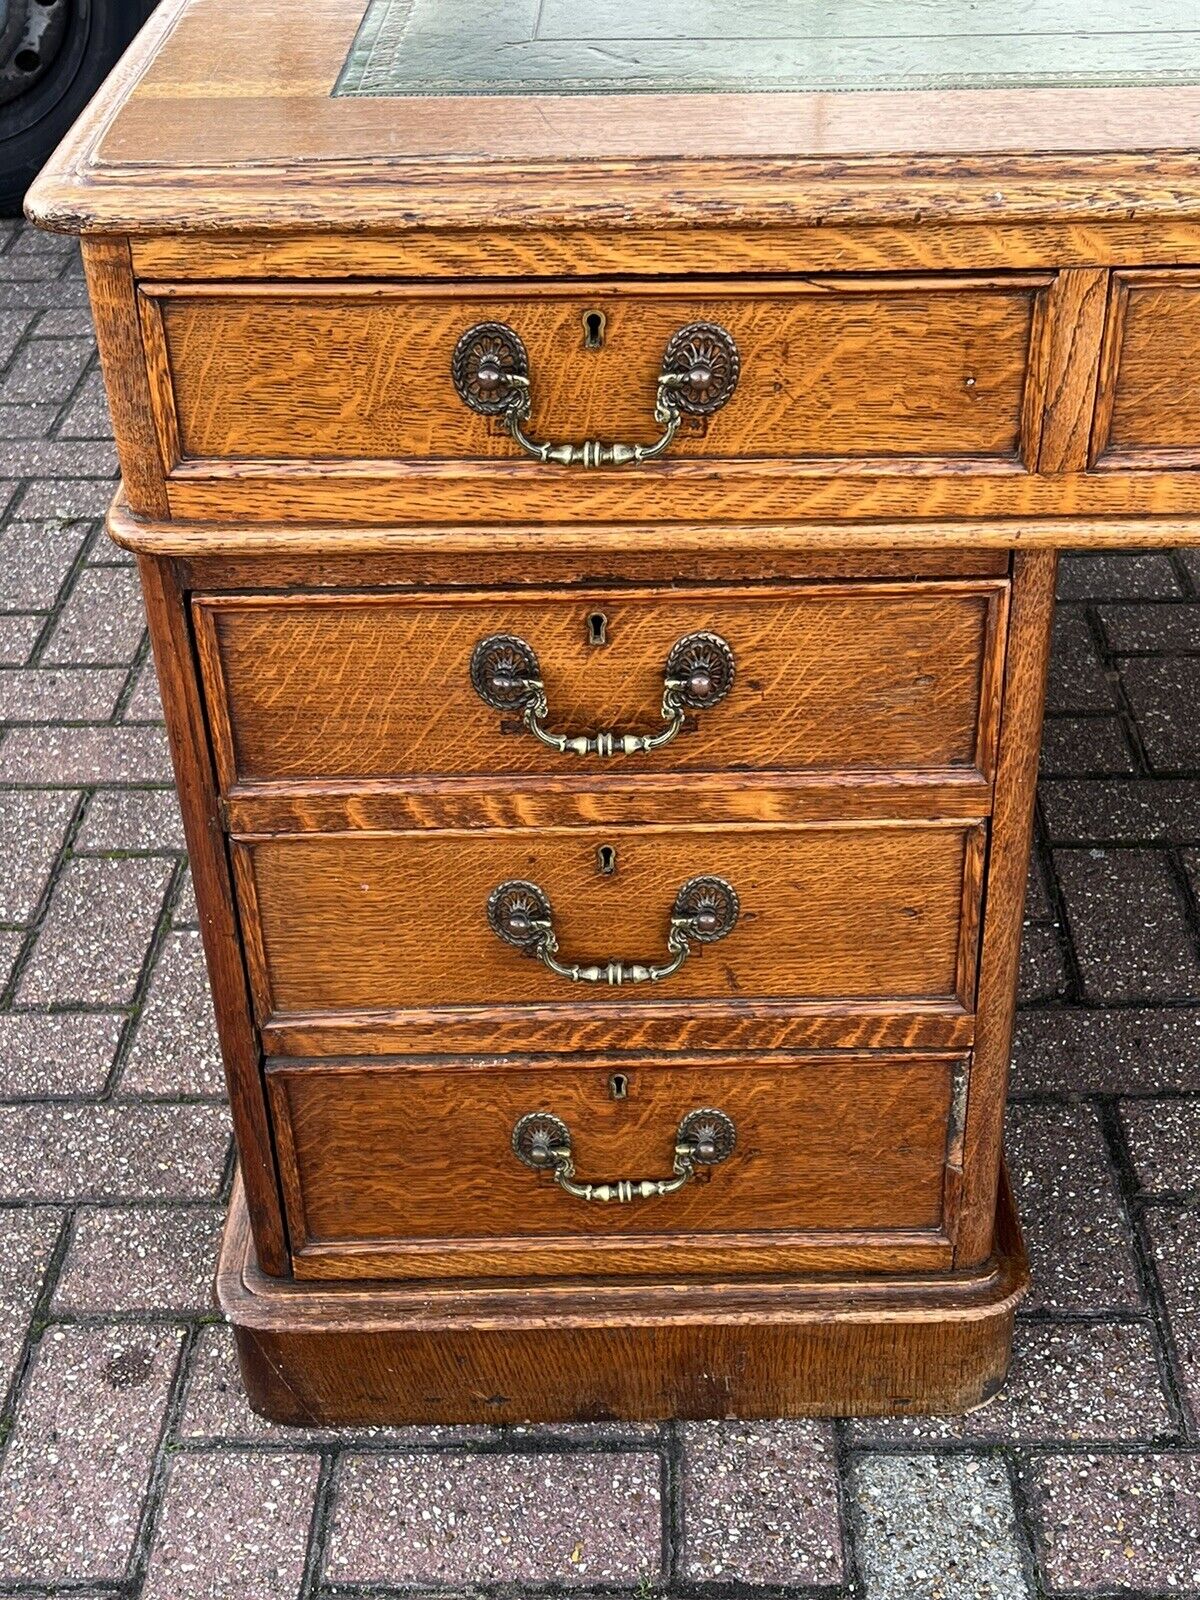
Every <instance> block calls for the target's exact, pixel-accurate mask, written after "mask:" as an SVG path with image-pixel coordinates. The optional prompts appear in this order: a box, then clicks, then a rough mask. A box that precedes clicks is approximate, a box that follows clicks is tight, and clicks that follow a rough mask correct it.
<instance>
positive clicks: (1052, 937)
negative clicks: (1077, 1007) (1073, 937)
mask: <svg viewBox="0 0 1200 1600" xmlns="http://www.w3.org/2000/svg"><path fill="white" fill-rule="evenodd" d="M1066 990H1067V969H1066V966H1065V965H1064V963H1063V956H1062V947H1061V944H1060V942H1059V934H1058V929H1057V928H1056V927H1054V926H1053V924H1048V923H1039V922H1029V923H1026V925H1025V927H1024V929H1023V931H1022V934H1021V965H1020V972H1019V978H1018V999H1020V1000H1022V1001H1032V1000H1051V999H1054V998H1055V997H1056V996H1059V995H1063V994H1065V993H1066Z"/></svg>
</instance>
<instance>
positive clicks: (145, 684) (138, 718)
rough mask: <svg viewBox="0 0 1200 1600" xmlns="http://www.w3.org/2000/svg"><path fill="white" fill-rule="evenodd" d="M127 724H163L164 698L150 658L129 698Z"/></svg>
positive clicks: (141, 669) (146, 661)
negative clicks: (159, 690)
mask: <svg viewBox="0 0 1200 1600" xmlns="http://www.w3.org/2000/svg"><path fill="white" fill-rule="evenodd" d="M124 720H125V721H126V722H161V721H162V720H163V706H162V698H161V696H160V695H159V692H158V677H157V675H156V673H155V671H154V662H153V660H152V658H151V657H150V656H147V657H146V660H145V662H144V663H143V665H142V667H141V668H140V670H139V672H138V677H137V683H136V684H135V685H134V688H133V693H132V694H131V695H130V697H129V704H128V705H127V706H126V707H125V718H124Z"/></svg>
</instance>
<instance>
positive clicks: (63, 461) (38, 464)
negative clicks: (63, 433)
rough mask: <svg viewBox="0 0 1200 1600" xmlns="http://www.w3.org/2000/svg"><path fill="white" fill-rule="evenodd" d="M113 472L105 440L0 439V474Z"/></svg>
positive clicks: (78, 475) (107, 474)
mask: <svg viewBox="0 0 1200 1600" xmlns="http://www.w3.org/2000/svg"><path fill="white" fill-rule="evenodd" d="M35 348H36V347H35ZM116 471H117V455H116V451H115V450H114V448H113V446H112V444H111V442H110V441H109V440H107V439H103V440H101V439H19V440H11V439H0V477H5V478H64V479H65V478H112V477H114V476H115V474H116Z"/></svg>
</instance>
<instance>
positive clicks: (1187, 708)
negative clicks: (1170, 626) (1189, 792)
mask: <svg viewBox="0 0 1200 1600" xmlns="http://www.w3.org/2000/svg"><path fill="white" fill-rule="evenodd" d="M1121 681H1122V682H1123V683H1124V685H1125V692H1126V693H1127V694H1128V696H1129V700H1130V704H1131V705H1132V706H1133V712H1134V716H1135V717H1136V718H1137V725H1138V728H1139V730H1140V732H1141V735H1142V743H1143V744H1144V745H1145V747H1146V755H1147V757H1148V758H1149V760H1150V763H1151V765H1152V766H1153V768H1154V770H1155V771H1156V772H1183V771H1188V770H1191V769H1194V768H1196V767H1200V725H1198V723H1197V719H1196V715H1195V707H1196V700H1197V695H1200V658H1198V657H1195V656H1174V657H1168V658H1166V659H1159V658H1156V657H1152V656H1146V657H1135V658H1134V659H1133V660H1131V661H1126V662H1124V663H1123V664H1122V667H1121Z"/></svg>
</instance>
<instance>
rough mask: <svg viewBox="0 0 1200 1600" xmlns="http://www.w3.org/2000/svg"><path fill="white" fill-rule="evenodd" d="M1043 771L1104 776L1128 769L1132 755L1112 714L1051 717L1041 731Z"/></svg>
mask: <svg viewBox="0 0 1200 1600" xmlns="http://www.w3.org/2000/svg"><path fill="white" fill-rule="evenodd" d="M1041 770H1042V772H1043V773H1046V774H1048V775H1051V776H1054V777H1071V776H1074V775H1076V774H1080V775H1082V774H1087V775H1088V776H1092V777H1095V776H1107V775H1108V774H1109V773H1114V772H1132V771H1133V758H1132V756H1131V755H1130V753H1129V746H1128V745H1127V744H1126V742H1125V735H1124V733H1123V732H1122V731H1121V724H1120V722H1119V721H1118V719H1117V718H1116V717H1094V716H1093V717H1051V718H1049V719H1048V720H1047V722H1046V724H1045V729H1044V732H1043V734H1042V761H1041Z"/></svg>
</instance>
